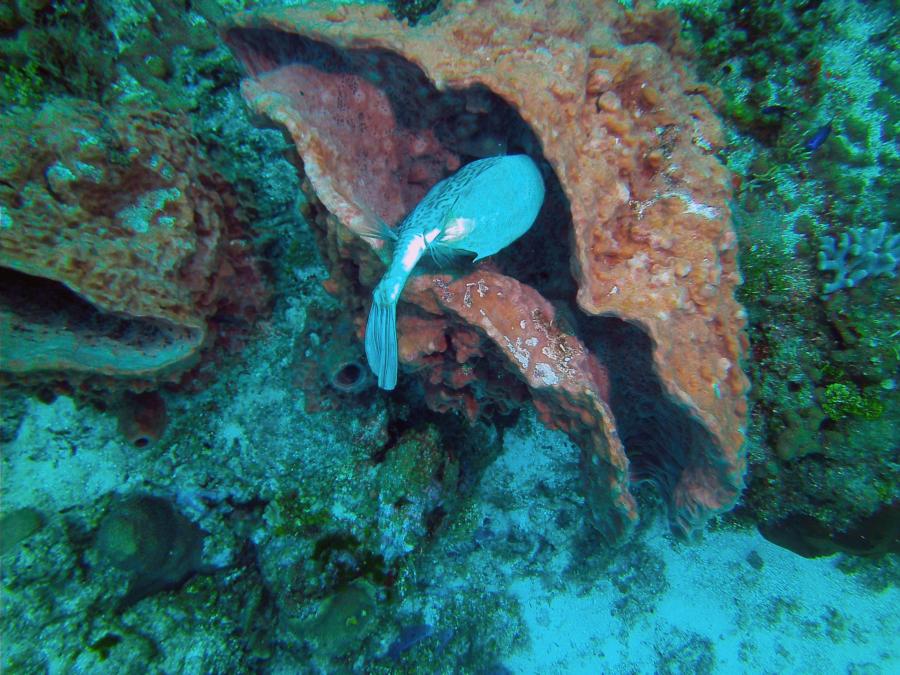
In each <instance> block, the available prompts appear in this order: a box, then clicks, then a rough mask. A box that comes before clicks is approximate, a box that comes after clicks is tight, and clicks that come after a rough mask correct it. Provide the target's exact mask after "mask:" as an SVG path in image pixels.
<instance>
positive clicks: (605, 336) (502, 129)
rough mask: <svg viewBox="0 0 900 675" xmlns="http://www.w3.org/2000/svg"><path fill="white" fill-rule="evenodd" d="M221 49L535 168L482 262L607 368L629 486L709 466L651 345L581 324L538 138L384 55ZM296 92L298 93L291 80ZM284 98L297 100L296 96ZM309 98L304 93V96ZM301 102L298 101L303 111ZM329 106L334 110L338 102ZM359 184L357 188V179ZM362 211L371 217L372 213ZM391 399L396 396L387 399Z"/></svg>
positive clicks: (595, 323)
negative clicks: (546, 305)
mask: <svg viewBox="0 0 900 675" xmlns="http://www.w3.org/2000/svg"><path fill="white" fill-rule="evenodd" d="M226 41H227V42H228V44H229V45H230V46H231V47H232V49H233V50H234V51H235V53H236V54H237V55H238V57H239V58H240V59H241V60H242V61H243V63H244V65H245V67H246V68H247V70H248V71H249V73H250V74H251V75H252V76H260V75H261V74H263V73H266V72H268V71H273V70H276V69H278V68H280V67H282V66H288V65H293V64H302V65H305V66H312V67H313V68H316V69H318V70H320V71H322V72H323V73H329V74H352V75H354V76H356V77H359V78H362V79H364V80H366V81H367V82H368V83H369V84H371V85H374V86H376V87H378V88H379V89H380V90H381V91H383V92H385V95H386V96H387V98H388V100H389V102H390V105H391V107H392V113H393V115H394V117H395V119H396V120H397V122H398V124H399V125H400V126H402V127H405V128H406V129H408V130H422V129H430V130H433V131H434V132H435V135H436V136H437V138H438V140H439V141H440V143H441V144H442V146H443V148H442V149H443V150H447V151H450V152H451V153H453V154H455V155H456V156H458V157H459V159H460V161H461V162H462V163H463V164H465V163H467V162H471V161H474V160H476V159H478V158H480V157H484V156H490V155H498V154H519V153H521V154H527V155H529V156H531V157H532V158H533V159H534V160H535V161H536V163H537V164H538V166H539V167H540V169H541V172H542V174H543V177H544V181H545V184H546V199H545V202H544V205H543V207H542V209H541V212H540V214H539V216H538V218H537V220H536V222H535V223H534V225H533V226H532V228H531V229H530V230H529V231H528V232H527V233H526V234H525V235H524V236H523V237H522V238H521V239H519V240H518V241H516V242H515V243H514V244H512V245H510V246H509V247H507V248H506V249H504V250H503V251H501V252H500V253H498V254H497V255H495V256H493V257H492V258H491V260H490V262H489V263H488V264H489V265H493V266H495V267H497V268H499V271H500V272H501V273H503V274H505V275H507V276H510V277H512V278H515V279H517V280H518V281H520V282H522V283H524V284H526V285H528V286H530V287H532V288H534V289H535V290H537V291H538V292H539V293H540V294H541V295H542V296H543V297H545V298H546V299H548V300H549V301H551V302H552V303H554V305H555V306H556V308H557V310H558V317H559V319H560V320H561V321H562V323H563V324H564V325H565V324H567V323H568V324H571V326H572V329H573V330H576V331H577V334H578V335H579V337H580V339H581V340H582V341H583V342H584V343H585V344H586V345H587V346H588V347H589V348H590V349H591V350H592V351H593V352H594V353H596V354H597V355H598V356H599V357H600V359H601V360H602V361H603V362H604V363H605V364H606V365H607V367H608V368H609V370H610V377H611V382H612V400H611V402H610V403H611V407H612V409H613V413H614V414H615V417H616V421H617V425H618V430H619V434H620V436H621V438H622V440H623V441H624V444H625V448H626V452H627V454H628V456H629V459H630V461H631V477H632V480H633V481H635V482H637V483H640V482H643V481H652V482H653V483H654V484H656V485H657V486H658V487H659V489H660V492H661V494H662V495H663V497H664V498H665V499H666V501H667V502H668V503H670V504H672V501H673V494H674V492H675V490H676V485H677V484H678V481H679V479H680V478H681V475H682V472H683V470H684V468H685V467H686V466H695V465H697V464H707V463H708V462H709V461H711V460H710V458H711V457H714V456H715V451H714V448H715V442H714V439H713V438H712V436H711V435H710V434H709V432H708V431H706V429H705V428H704V427H703V425H702V424H700V422H699V421H697V420H696V419H694V418H692V417H691V416H690V414H689V413H688V411H687V409H686V408H685V407H684V406H682V405H679V404H678V403H677V402H675V401H673V400H672V399H671V398H670V397H669V395H668V394H667V393H666V392H665V391H664V389H663V386H662V384H661V382H660V380H659V377H658V375H657V373H656V370H655V366H654V363H653V350H652V347H653V345H652V344H651V340H650V338H649V336H648V335H647V334H646V333H645V332H644V331H643V330H642V329H640V328H639V327H637V326H635V325H632V324H629V323H626V322H625V321H622V320H619V319H615V318H610V317H588V316H584V315H583V314H582V313H581V312H580V311H578V309H577V307H576V305H575V295H576V291H577V285H576V283H575V280H574V279H573V277H572V275H571V272H570V259H571V254H570V237H571V232H572V230H573V228H572V216H571V210H570V206H569V202H568V199H567V198H566V196H565V193H564V191H563V189H562V186H561V184H560V181H559V179H558V177H557V176H556V174H555V172H554V171H553V168H552V167H551V165H550V163H549V162H548V161H547V160H546V159H545V158H544V156H543V151H542V147H541V143H540V140H539V139H538V137H537V136H536V134H535V133H534V131H533V130H532V129H531V128H530V127H529V125H528V124H527V123H525V121H524V120H523V119H522V118H521V117H520V115H519V114H518V112H517V111H516V110H515V109H514V108H513V107H512V106H510V105H509V104H508V103H506V102H505V101H504V100H503V99H501V98H500V97H499V96H497V95H495V94H494V93H493V92H491V91H489V90H488V89H486V88H485V87H483V86H475V87H470V88H467V89H465V90H448V91H439V90H438V89H437V88H436V87H435V86H434V85H433V84H432V83H431V82H430V81H429V80H428V78H427V77H426V76H425V74H424V72H423V71H422V70H421V69H419V68H418V67H417V66H415V65H414V64H412V63H410V62H408V61H406V60H405V59H403V58H402V57H401V56H399V55H397V54H395V53H392V52H388V51H385V50H380V49H368V50H366V49H362V50H343V51H339V50H337V49H336V48H334V47H333V46H331V45H329V44H326V43H324V42H317V41H314V40H311V39H309V38H306V37H302V36H298V35H295V34H288V33H282V32H279V31H275V30H267V29H233V30H231V31H229V32H228V33H227V35H226ZM386 73H387V74H388V75H389V76H386V75H385V74H386ZM280 86H282V87H284V86H285V85H284V84H282V85H280ZM298 86H300V87H302V86H305V85H303V84H302V83H300V82H298ZM285 93H287V94H288V95H294V96H296V94H297V92H296V91H288V92H285ZM310 93H311V92H310ZM307 94H308V93H307V92H303V93H302V95H303V96H304V97H306V96H307ZM306 103H307V101H306V100H305V99H304V101H303V103H302V105H306ZM336 105H337V106H338V107H340V103H339V102H338V103H337V104H336ZM343 112H345V111H342V114H343ZM354 119H355V118H354ZM354 124H355V122H354ZM359 128H360V129H365V120H360V121H359ZM359 133H364V132H359ZM367 157H368V156H364V157H363V159H366V158H367ZM433 159H434V160H435V162H434V163H433V165H432V166H438V168H437V170H436V171H437V178H434V180H435V181H436V180H439V179H440V178H441V177H444V175H446V170H445V169H444V168H442V167H441V165H440V164H439V163H438V161H437V160H438V158H437V157H435V158H433ZM402 171H403V167H401V168H400V170H399V171H398V175H397V176H396V177H395V178H393V179H392V180H393V188H394V189H395V190H396V195H394V196H392V198H393V199H399V200H400V201H401V203H403V204H404V208H407V209H411V208H413V207H414V206H415V203H416V201H415V200H412V201H411V197H412V196H415V195H417V194H418V197H417V199H420V198H421V195H422V194H423V193H422V192H421V191H419V192H417V191H416V190H415V189H410V184H411V183H412V182H413V181H412V180H411V176H412V173H413V172H410V175H405V174H404V173H402ZM442 172H443V173H442ZM358 180H359V181H362V182H365V176H362V175H361V176H360V177H359V179H358ZM419 187H426V188H427V187H428V185H425V186H419ZM367 206H369V207H370V208H373V210H374V207H373V206H372V205H367ZM421 264H422V272H423V273H425V272H429V271H430V272H434V271H435V268H434V265H433V264H430V263H428V262H425V261H423V263H421ZM470 270H471V266H470V265H469V264H468V263H467V261H465V260H463V261H454V262H453V263H452V265H451V267H450V268H449V271H451V272H452V273H460V274H462V273H465V272H467V271H470ZM442 271H448V268H446V267H445V268H443V270H442ZM351 272H352V271H351ZM351 276H352V274H351ZM416 394H420V395H421V391H420V390H419V389H417V388H416V386H415V385H413V386H412V387H410V391H409V392H407V395H408V396H412V397H413V398H416ZM398 395H402V394H400V392H398V394H395V396H398ZM398 400H402V399H398ZM408 403H410V404H411V406H410V407H411V409H414V410H416V412H415V414H414V418H415V420H416V422H415V424H412V425H410V426H415V425H416V424H422V423H424V422H425V421H426V420H427V421H428V422H430V423H434V424H435V425H436V426H438V428H441V429H442V430H444V431H442V433H445V432H446V427H447V421H446V419H445V418H444V416H442V415H435V414H434V413H430V412H427V411H425V410H422V409H420V406H421V404H420V403H419V404H412V401H408ZM417 408H418V409H417ZM412 418H413V415H411V419H412ZM397 424H401V423H400V422H398V423H397ZM402 431H403V430H402V429H395V430H394V431H393V432H392V434H393V435H394V436H395V437H400V436H401V435H402ZM377 459H378V458H376V461H377ZM382 459H383V458H382ZM692 508H693V505H691V504H688V505H687V506H684V505H682V506H681V507H680V509H681V512H680V513H678V514H676V513H673V514H672V515H673V521H677V520H678V519H679V518H681V519H682V520H683V519H685V518H686V519H688V520H689V519H690V517H691V513H690V511H691V509H692Z"/></svg>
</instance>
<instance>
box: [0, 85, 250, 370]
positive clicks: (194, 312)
mask: <svg viewBox="0 0 900 675" xmlns="http://www.w3.org/2000/svg"><path fill="white" fill-rule="evenodd" d="M184 122H185V121H184V119H183V118H180V117H177V116H173V115H169V114H167V113H162V112H153V111H142V110H138V109H136V108H127V107H110V108H106V109H103V108H101V107H100V106H99V105H97V104H95V103H92V102H90V101H85V100H81V99H66V98H61V99H56V100H54V101H53V102H50V103H47V104H45V105H44V106H43V107H42V108H40V109H39V110H36V111H32V110H25V109H22V110H20V111H10V112H8V113H6V114H5V115H4V117H3V125H4V133H3V136H2V139H0V224H2V226H0V275H2V278H3V292H2V294H0V321H2V325H0V329H2V330H0V340H2V348H3V352H4V354H3V362H2V371H3V372H5V373H7V374H8V376H11V377H13V378H16V379H19V380H22V381H28V380H29V378H31V379H34V378H35V377H38V378H39V377H42V376H43V375H42V374H47V373H51V374H52V373H56V374H58V375H59V377H61V378H62V379H67V378H68V379H72V377H78V378H82V377H85V376H89V375H101V376H104V377H115V378H132V379H135V378H140V379H143V380H146V381H153V380H158V379H160V378H163V377H169V376H171V375H172V374H173V373H176V372H178V371H183V370H184V369H185V368H186V367H188V366H190V365H191V364H193V363H194V362H196V358H197V356H198V353H199V351H200V349H201V348H202V346H203V345H204V343H205V342H206V341H207V338H208V335H209V324H208V319H209V317H210V316H212V315H213V314H215V313H216V312H218V311H220V310H222V309H223V308H228V310H229V311H230V313H231V315H232V317H233V318H237V317H244V318H252V317H253V316H254V315H255V314H256V311H257V310H258V309H259V308H261V307H262V306H263V304H264V301H265V297H266V293H265V289H264V288H263V286H262V283H261V277H260V275H259V272H258V271H257V269H256V268H255V266H254V263H253V262H252V259H251V256H250V251H249V247H248V246H247V244H246V243H244V242H243V241H242V240H241V236H240V235H241V231H240V226H239V222H238V219H237V217H236V214H235V209H234V207H235V205H234V203H233V198H232V197H231V191H230V188H229V186H228V185H227V184H226V183H225V182H224V181H223V180H222V179H221V178H218V177H217V176H216V175H215V174H214V173H213V172H212V171H211V170H210V169H209V168H208V167H207V166H206V164H205V161H204V159H203V157H202V154H201V153H200V151H199V149H198V147H197V142H196V140H195V139H194V138H193V137H192V136H191V135H190V134H189V132H187V131H186V129H185V128H184ZM230 200H232V201H230ZM238 289H239V290H240V293H238Z"/></svg>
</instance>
